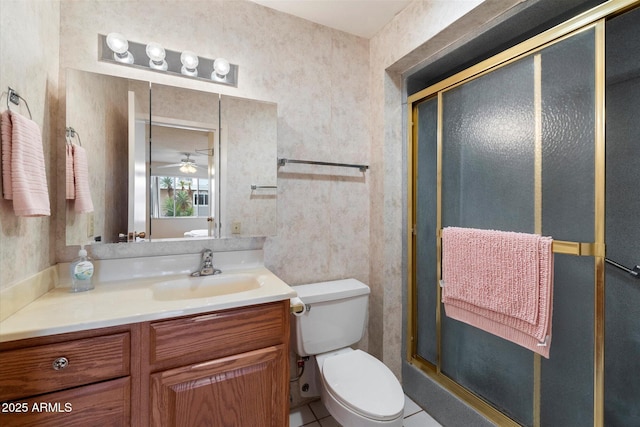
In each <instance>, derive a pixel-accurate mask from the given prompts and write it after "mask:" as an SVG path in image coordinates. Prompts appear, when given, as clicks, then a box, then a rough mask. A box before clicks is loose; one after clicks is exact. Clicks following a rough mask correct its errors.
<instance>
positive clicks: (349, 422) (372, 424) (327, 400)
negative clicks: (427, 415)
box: [320, 387, 404, 427]
mask: <svg viewBox="0 0 640 427" xmlns="http://www.w3.org/2000/svg"><path fill="white" fill-rule="evenodd" d="M320 399H321V400H322V404H323V405H324V406H325V408H327V411H329V413H330V414H331V415H332V416H333V418H334V419H335V420H336V421H337V422H338V423H339V424H340V425H342V426H344V427H402V421H403V417H404V413H401V414H400V416H399V417H398V418H395V419H393V420H385V421H380V420H373V419H371V418H364V417H363V416H362V415H359V414H356V413H354V412H352V411H351V410H350V409H348V408H346V407H345V406H344V405H343V404H342V403H340V402H338V401H337V400H336V399H335V398H334V397H333V396H331V394H330V393H329V392H328V391H327V390H326V388H325V387H322V391H321V393H320Z"/></svg>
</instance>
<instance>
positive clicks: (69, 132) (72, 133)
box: [66, 126, 82, 147]
mask: <svg viewBox="0 0 640 427" xmlns="http://www.w3.org/2000/svg"><path fill="white" fill-rule="evenodd" d="M66 130H67V132H66V138H67V141H69V143H70V144H73V138H75V137H78V145H79V146H80V147H82V141H81V140H80V134H79V133H78V132H77V131H76V130H75V129H74V128H72V127H70V126H69V127H67V128H66Z"/></svg>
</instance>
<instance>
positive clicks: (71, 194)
mask: <svg viewBox="0 0 640 427" xmlns="http://www.w3.org/2000/svg"><path fill="white" fill-rule="evenodd" d="M66 151H67V152H66V167H65V172H66V193H67V200H73V199H75V198H76V186H75V183H74V178H73V147H72V146H71V144H67V150H66Z"/></svg>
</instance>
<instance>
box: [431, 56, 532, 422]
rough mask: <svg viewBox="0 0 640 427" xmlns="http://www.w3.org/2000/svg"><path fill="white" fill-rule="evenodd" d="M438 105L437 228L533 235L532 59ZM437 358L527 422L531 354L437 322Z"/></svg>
mask: <svg viewBox="0 0 640 427" xmlns="http://www.w3.org/2000/svg"><path fill="white" fill-rule="evenodd" d="M442 105H443V123H442V126H443V128H442V132H443V133H442V139H443V140H442V144H443V160H442V205H443V206H442V222H443V226H461V227H475V228H484V229H498V230H507V231H522V232H533V231H534V197H533V196H534V161H533V159H534V130H535V121H534V117H535V114H534V71H533V60H532V59H531V58H526V59H524V60H520V61H518V62H516V63H513V64H511V65H509V66H506V67H503V68H500V69H498V70H496V71H494V72H492V73H490V74H487V75H485V76H483V77H480V78H478V79H476V80H473V81H471V82H469V83H466V84H464V85H462V86H459V87H457V88H454V89H452V90H450V91H447V92H445V93H444V94H443V101H442ZM463 268H464V267H463ZM441 356H442V363H441V368H442V371H443V372H444V373H445V374H446V375H448V376H450V377H451V378H452V379H454V380H455V381H457V382H459V383H460V384H462V385H464V386H465V387H467V388H469V389H470V390H471V391H473V392H475V393H477V394H479V395H480V396H482V397H483V398H485V399H487V400H488V401H489V402H491V403H493V404H494V405H495V406H496V407H498V408H500V409H501V410H503V411H504V412H505V413H507V414H509V415H510V416H511V417H513V418H515V419H516V420H518V421H519V422H521V423H523V424H525V425H531V424H532V411H533V404H532V401H533V400H532V398H533V396H532V394H533V355H532V353H531V352H530V351H528V350H525V349H523V348H522V347H519V346H517V345H515V344H513V343H511V342H508V341H505V340H502V339H500V338H497V337H495V336H493V335H490V334H487V333H485V332H483V331H481V330H479V329H476V328H473V327H471V326H468V325H465V324H463V323H460V322H457V321H455V320H451V319H449V318H447V317H446V316H443V321H442V355H441Z"/></svg>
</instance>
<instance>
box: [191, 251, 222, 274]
mask: <svg viewBox="0 0 640 427" xmlns="http://www.w3.org/2000/svg"><path fill="white" fill-rule="evenodd" d="M220 273H222V271H220V270H219V269H217V268H214V267H213V251H212V250H211V249H203V251H202V259H201V260H200V268H199V269H198V270H197V271H194V272H193V273H191V275H192V276H193V277H198V276H211V275H213V274H220Z"/></svg>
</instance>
